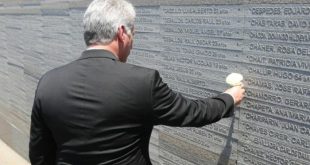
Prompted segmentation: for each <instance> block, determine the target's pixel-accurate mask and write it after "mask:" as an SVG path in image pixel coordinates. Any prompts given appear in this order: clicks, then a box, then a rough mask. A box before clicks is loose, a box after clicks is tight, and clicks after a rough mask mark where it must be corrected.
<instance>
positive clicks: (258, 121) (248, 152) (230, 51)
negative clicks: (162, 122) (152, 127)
mask: <svg viewBox="0 0 310 165" xmlns="http://www.w3.org/2000/svg"><path fill="white" fill-rule="evenodd" d="M137 10H138V19H137V29H136V30H137V34H136V40H135V42H136V43H135V46H134V49H133V50H132V55H131V57H130V62H132V63H134V64H138V65H143V66H146V67H151V68H154V69H158V70H159V71H160V72H161V76H162V77H163V79H164V80H165V82H167V83H168V84H169V86H170V87H171V88H172V89H174V90H175V91H177V92H180V93H182V94H184V95H185V96H187V97H189V98H192V99H196V98H205V97H212V96H214V95H216V94H218V93H220V92H222V91H223V90H224V89H226V88H227V87H228V86H227V85H226V84H225V83H224V79H225V76H226V75H227V74H229V73H230V72H240V73H242V74H243V75H244V77H245V80H244V82H245V84H246V86H247V92H246V99H245V100H244V102H243V103H242V104H241V105H240V109H238V110H237V111H236V113H235V116H234V117H233V118H230V119H225V120H222V121H220V122H218V123H215V124H212V125H208V126H205V127H203V128H177V129H171V128H169V127H158V130H159V132H158V137H159V146H156V147H158V150H159V157H160V158H161V159H162V161H163V164H201V163H202V164H206V163H207V164H216V163H217V162H221V163H226V164H227V163H228V164H229V163H231V164H235V163H236V162H237V161H238V164H279V165H280V164H307V163H308V162H310V101H309V100H310V99H309V98H310V85H309V84H310V49H309V44H310V18H309V15H310V5H305V4H303V5H296V4H293V5H292V4H290V5H283V4H280V5H278V4H273V5H205V6H203V5H201V6H153V7H137ZM171 138H172V139H174V140H171ZM184 143H189V144H191V145H193V146H195V148H194V149H192V150H189V151H186V149H187V148H188V146H186V144H184ZM179 150H182V152H181V151H179ZM183 150H185V151H183ZM197 151H201V152H202V151H206V152H207V151H208V152H207V153H208V155H209V156H206V155H205V156H204V158H201V157H200V156H201V155H200V156H197V155H194V153H196V152H197ZM207 153H206V154H207ZM202 157H203V156H202ZM225 157H226V158H227V157H229V160H228V159H225ZM202 160H204V161H205V162H203V161H202ZM236 160H237V161H236ZM173 162H174V163H173ZM175 162H177V163H175Z"/></svg>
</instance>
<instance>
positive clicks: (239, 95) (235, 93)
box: [224, 83, 245, 105]
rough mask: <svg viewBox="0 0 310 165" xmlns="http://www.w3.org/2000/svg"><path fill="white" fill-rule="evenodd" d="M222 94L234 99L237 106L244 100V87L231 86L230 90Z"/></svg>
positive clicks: (241, 85)
mask: <svg viewBox="0 0 310 165" xmlns="http://www.w3.org/2000/svg"><path fill="white" fill-rule="evenodd" d="M224 93H227V94H229V95H231V96H232V97H233V98H234V102H235V105H238V104H240V102H241V101H242V100H243V98H244V93H245V89H244V85H243V83H241V84H240V85H237V86H233V87H232V88H229V89H227V90H226V91H225V92H224Z"/></svg>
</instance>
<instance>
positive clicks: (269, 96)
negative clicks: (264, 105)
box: [246, 90, 282, 103]
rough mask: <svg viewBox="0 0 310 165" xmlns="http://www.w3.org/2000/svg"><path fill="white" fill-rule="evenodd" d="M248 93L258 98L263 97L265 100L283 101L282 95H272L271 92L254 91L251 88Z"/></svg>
mask: <svg viewBox="0 0 310 165" xmlns="http://www.w3.org/2000/svg"><path fill="white" fill-rule="evenodd" d="M246 95H247V96H248V97H253V98H258V99H262V100H264V101H271V102H274V103H282V98H281V97H280V96H275V95H272V94H269V93H263V92H254V91H251V90H247V91H246Z"/></svg>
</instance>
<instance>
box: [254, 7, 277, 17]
mask: <svg viewBox="0 0 310 165" xmlns="http://www.w3.org/2000/svg"><path fill="white" fill-rule="evenodd" d="M249 10H250V12H251V14H253V15H280V14H281V13H282V12H281V8H279V7H254V8H250V9H249Z"/></svg>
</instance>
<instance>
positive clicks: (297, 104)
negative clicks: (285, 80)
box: [284, 99, 310, 110]
mask: <svg viewBox="0 0 310 165" xmlns="http://www.w3.org/2000/svg"><path fill="white" fill-rule="evenodd" d="M284 103H285V104H286V105H290V106H294V107H298V108H303V109H307V110H310V102H307V101H302V100H297V99H285V101H284Z"/></svg>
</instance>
